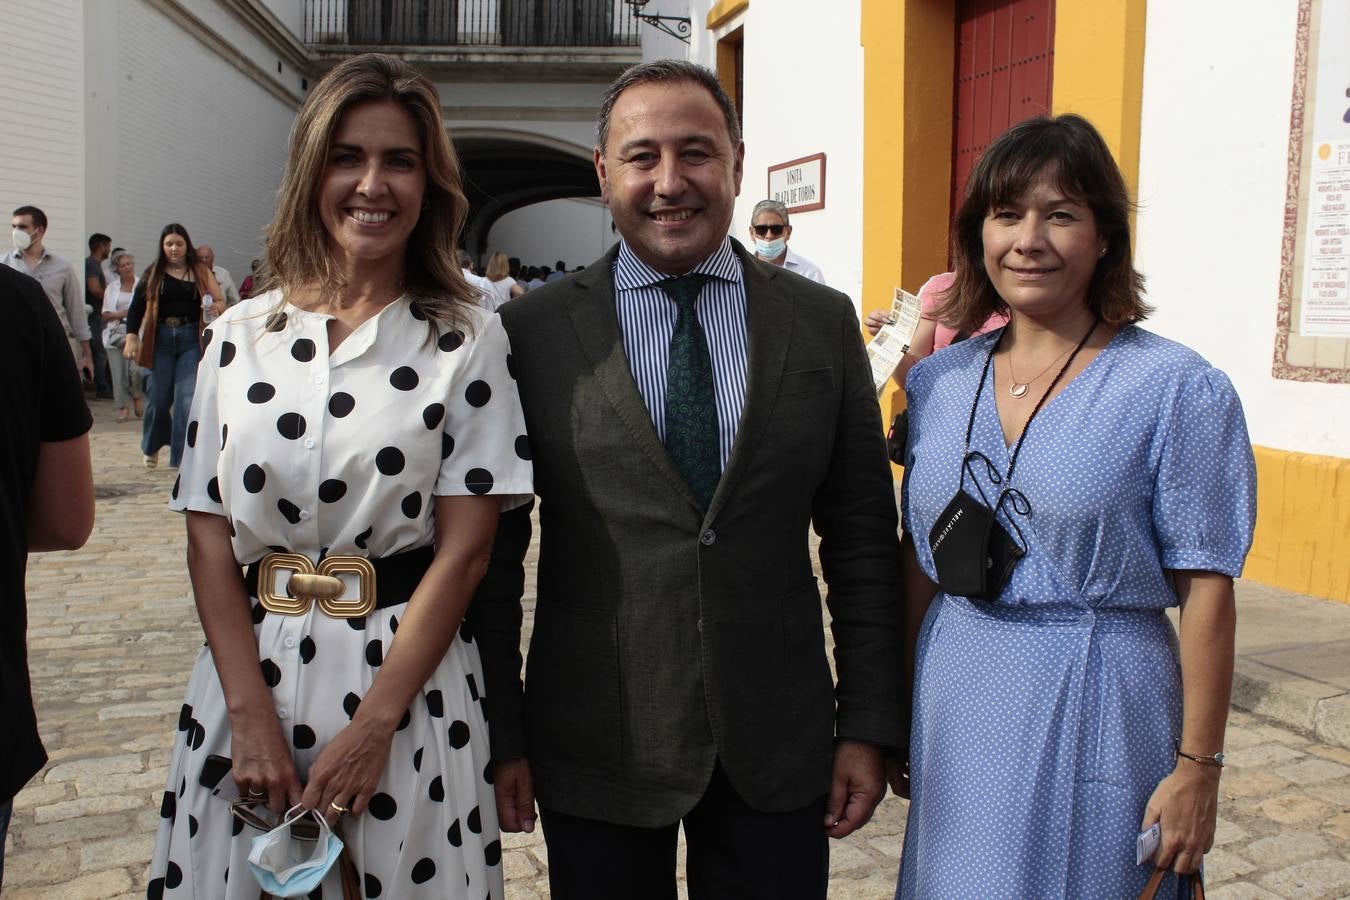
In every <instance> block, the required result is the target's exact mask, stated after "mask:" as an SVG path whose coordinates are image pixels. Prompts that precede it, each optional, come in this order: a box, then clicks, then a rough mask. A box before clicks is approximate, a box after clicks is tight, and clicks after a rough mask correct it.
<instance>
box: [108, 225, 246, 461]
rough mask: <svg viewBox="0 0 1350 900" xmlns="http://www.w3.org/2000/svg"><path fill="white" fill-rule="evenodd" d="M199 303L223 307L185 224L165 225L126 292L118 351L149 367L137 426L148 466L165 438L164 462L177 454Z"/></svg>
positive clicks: (197, 350) (197, 347) (192, 380)
mask: <svg viewBox="0 0 1350 900" xmlns="http://www.w3.org/2000/svg"><path fill="white" fill-rule="evenodd" d="M147 298H148V299H147ZM203 304H206V305H207V306H209V307H211V308H212V309H213V310H214V311H215V313H216V315H219V314H220V313H222V312H224V311H225V299H224V297H223V296H221V292H220V287H219V286H218V285H217V284H216V279H215V276H214V275H212V274H211V270H210V269H208V268H207V267H206V266H205V265H203V264H201V263H199V262H198V261H197V253H196V251H195V250H194V249H193V248H192V238H190V237H188V233H187V229H185V228H184V227H183V226H182V225H178V224H171V225H165V226H164V230H163V231H161V232H160V235H159V255H158V257H156V259H155V261H154V263H152V264H151V265H150V268H148V269H146V270H145V274H144V275H142V276H141V283H140V284H139V285H137V287H136V293H135V295H134V296H133V297H132V298H131V309H130V310H128V311H127V341H126V344H125V345H123V348H122V353H123V355H125V356H126V357H127V358H128V359H134V360H136V361H137V362H138V363H139V364H140V365H141V366H142V367H144V368H147V369H150V370H151V372H152V377H151V384H150V409H149V411H148V413H147V415H146V417H145V419H144V420H143V424H142V428H141V451H142V452H143V453H144V454H145V466H146V468H148V469H153V468H154V467H155V466H157V465H158V464H159V448H160V447H163V446H164V445H165V444H168V445H169V465H171V466H174V467H177V466H178V462H179V460H180V459H182V456H183V442H184V440H186V438H187V426H188V410H189V409H191V408H192V393H193V390H194V389H195V388H196V384H197V363H198V362H199V361H200V360H201V343H200V337H201V331H202V306H203Z"/></svg>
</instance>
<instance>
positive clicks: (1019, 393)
mask: <svg viewBox="0 0 1350 900" xmlns="http://www.w3.org/2000/svg"><path fill="white" fill-rule="evenodd" d="M1072 349H1073V348H1072V347H1069V348H1068V349H1067V350H1065V351H1064V353H1061V354H1060V355H1059V356H1056V357H1055V358H1054V359H1052V360H1050V366H1053V365H1054V364H1055V363H1057V362H1059V361H1060V360H1061V359H1063V358H1064V356H1065V354H1067V353H1068V352H1069V350H1072ZM1050 366H1046V367H1045V368H1044V369H1041V370H1040V371H1039V372H1037V373H1036V375H1035V376H1034V377H1033V378H1030V379H1028V380H1026V381H1018V380H1017V373H1015V372H1014V371H1013V366H1012V351H1009V352H1008V374H1009V375H1011V376H1012V384H1010V385H1008V394H1009V395H1010V396H1011V397H1012V398H1013V399H1014V400H1021V399H1022V398H1023V397H1025V396H1026V395H1027V391H1029V390H1031V385H1032V384H1033V383H1034V382H1035V381H1037V380H1038V379H1039V378H1040V377H1041V376H1042V375H1044V374H1045V373H1046V372H1049V371H1050Z"/></svg>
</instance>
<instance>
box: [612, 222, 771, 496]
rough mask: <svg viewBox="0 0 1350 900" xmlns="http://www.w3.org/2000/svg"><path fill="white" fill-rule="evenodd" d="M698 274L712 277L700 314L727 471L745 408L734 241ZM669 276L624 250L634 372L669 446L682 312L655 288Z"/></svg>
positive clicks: (618, 267) (625, 323)
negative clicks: (675, 343) (672, 372)
mask: <svg viewBox="0 0 1350 900" xmlns="http://www.w3.org/2000/svg"><path fill="white" fill-rule="evenodd" d="M692 271H694V272H699V273H702V274H704V275H710V276H712V279H711V280H710V281H709V282H708V283H707V284H705V285H704V286H703V290H702V291H700V292H699V295H698V300H697V302H696V303H695V305H694V311H695V314H696V315H697V316H698V321H699V324H700V325H702V326H703V333H704V334H705V335H706V336H707V338H708V352H709V354H710V355H711V357H712V370H713V394H714V396H715V398H716V400H717V431H718V447H719V449H720V450H721V456H722V468H723V469H725V468H726V467H727V459H728V457H730V456H731V445H732V444H733V443H734V442H735V440H736V426H737V425H739V424H740V421H741V407H743V406H744V405H745V279H744V275H743V273H742V272H741V262H740V260H739V259H737V258H736V254H735V252H734V251H733V250H732V249H731V239H730V238H724V239H723V240H722V246H720V247H718V248H717V251H716V252H715V253H713V255H712V256H709V257H708V258H707V259H705V260H704V261H703V262H701V263H699V264H698V265H697V266H694V268H693V269H692ZM670 277H671V276H669V275H666V274H664V273H662V272H658V271H656V270H655V269H653V268H652V267H651V266H649V265H647V264H646V263H644V262H643V261H642V260H640V259H638V258H637V255H636V254H634V253H633V251H632V250H631V249H630V248H629V246H628V242H627V241H624V242H622V243H621V244H620V245H619V256H618V259H616V260H615V262H614V302H615V305H616V307H617V312H618V315H619V330H620V332H621V333H622V334H623V347H624V351H625V352H626V353H627V355H628V369H629V371H630V372H632V373H633V380H634V381H635V382H637V387H638V392H639V393H640V394H642V399H643V400H645V401H646V403H647V409H648V410H650V412H651V415H652V424H653V425H655V426H656V434H657V436H658V437H659V438H660V439H661V442H662V443H665V440H666V366H667V364H668V363H669V361H670V337H671V335H672V334H674V332H675V319H676V316H677V314H678V310H677V308H676V306H675V301H674V300H672V299H670V295H669V294H667V293H666V292H665V290H664V289H663V288H660V287H657V286H656V285H657V283H658V282H661V281H665V280H666V279H668V278H670Z"/></svg>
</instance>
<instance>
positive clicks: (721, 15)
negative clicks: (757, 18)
mask: <svg viewBox="0 0 1350 900" xmlns="http://www.w3.org/2000/svg"><path fill="white" fill-rule="evenodd" d="M749 6H750V0H719V2H717V3H714V4H713V7H712V9H710V10H708V16H707V18H706V19H704V23H703V24H704V26H705V27H706V28H707V29H708V30H709V31H712V30H713V29H714V28H718V27H720V26H721V25H722V23H723V22H728V21H730V20H731V19H732V18H733V17H735V16H739V15H740V14H741V13H743V12H745V11H746V9H747V8H749Z"/></svg>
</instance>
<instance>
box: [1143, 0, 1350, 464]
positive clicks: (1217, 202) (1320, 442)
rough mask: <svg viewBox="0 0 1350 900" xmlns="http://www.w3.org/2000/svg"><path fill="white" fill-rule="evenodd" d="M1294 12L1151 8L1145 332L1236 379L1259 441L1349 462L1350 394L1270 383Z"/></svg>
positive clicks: (1210, 1)
mask: <svg viewBox="0 0 1350 900" xmlns="http://www.w3.org/2000/svg"><path fill="white" fill-rule="evenodd" d="M1297 7H1298V3H1297V0H1267V2H1262V3H1252V4H1246V5H1244V6H1243V13H1242V15H1240V16H1234V15H1232V11H1233V7H1232V5H1231V4H1230V3H1227V2H1225V0H1190V2H1187V3H1175V2H1172V0H1155V2H1153V3H1150V4H1149V7H1148V31H1147V38H1146V40H1147V44H1146V51H1145V67H1144V98H1143V99H1144V102H1143V120H1142V134H1141V147H1140V172H1139V201H1140V207H1141V208H1140V211H1139V216H1138V233H1137V247H1138V261H1139V267H1140V269H1141V270H1142V271H1143V272H1144V273H1145V275H1146V276H1147V278H1148V292H1149V297H1150V299H1151V300H1152V302H1153V303H1154V305H1156V306H1157V308H1158V311H1157V313H1156V314H1155V315H1154V317H1153V318H1152V319H1150V320H1149V323H1148V327H1150V328H1152V329H1154V330H1155V331H1158V332H1159V333H1161V334H1163V335H1166V336H1167V337H1170V338H1173V339H1175V340H1178V341H1181V342H1183V343H1185V344H1187V345H1189V346H1191V347H1193V348H1194V349H1196V350H1197V351H1199V352H1200V353H1201V354H1203V355H1204V356H1205V357H1206V358H1207V359H1208V360H1209V361H1210V362H1211V363H1213V364H1214V365H1216V366H1218V367H1219V368H1220V369H1223V370H1224V371H1225V372H1227V373H1228V375H1229V376H1230V377H1231V378H1232V380H1233V383H1234V384H1235V385H1236V387H1237V390H1238V393H1239V394H1240V395H1241V397H1242V402H1243V406H1244V408H1245V410H1246V414H1247V425H1248V428H1249V429H1250V431H1251V437H1252V441H1253V443H1256V444H1259V445H1263V446H1267V447H1273V448H1277V449H1282V450H1293V451H1300V452H1306V453H1318V454H1326V455H1332V456H1341V457H1345V456H1350V413H1347V411H1348V410H1350V386H1347V385H1330V384H1305V383H1299V382H1292V381H1284V380H1279V379H1276V378H1274V377H1272V375H1271V374H1270V372H1271V360H1272V356H1273V351H1274V338H1275V315H1276V304H1277V301H1278V296H1279V277H1280V244H1281V230H1282V224H1283V216H1284V201H1285V174H1286V152H1287V149H1288V143H1289V113H1290V96H1291V93H1292V90H1293V75H1294V29H1295V24H1296V21H1297ZM1216 22H1222V23H1223V27H1222V28H1219V29H1216V28H1215V27H1214V23H1216ZM1326 39H1327V38H1326V36H1324V37H1323V40H1326Z"/></svg>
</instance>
